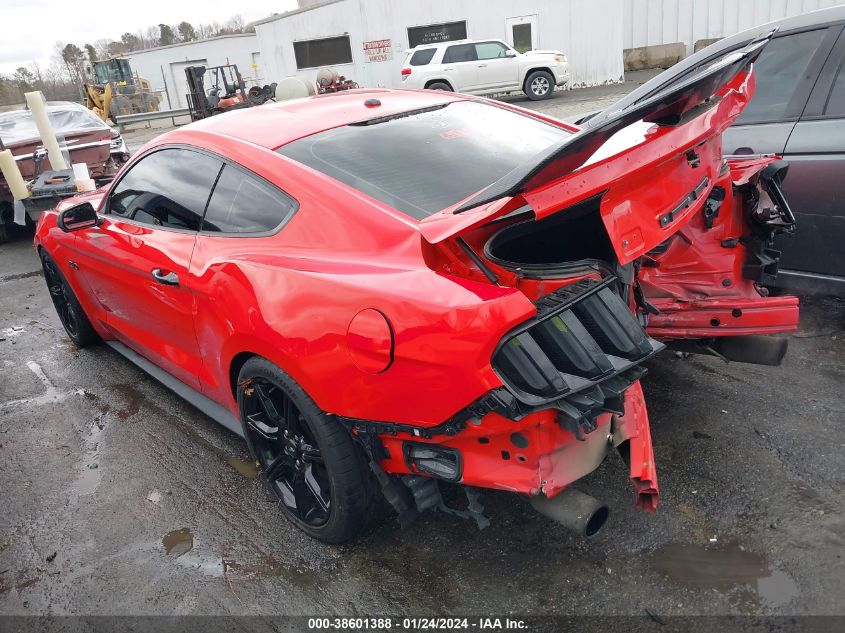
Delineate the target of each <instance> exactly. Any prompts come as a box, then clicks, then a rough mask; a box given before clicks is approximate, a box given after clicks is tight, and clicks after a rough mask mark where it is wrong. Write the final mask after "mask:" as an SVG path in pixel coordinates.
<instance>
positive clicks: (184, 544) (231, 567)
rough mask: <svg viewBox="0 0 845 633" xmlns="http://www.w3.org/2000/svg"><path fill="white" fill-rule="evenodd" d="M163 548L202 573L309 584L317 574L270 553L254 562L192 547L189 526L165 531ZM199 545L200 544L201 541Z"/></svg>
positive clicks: (314, 580)
mask: <svg viewBox="0 0 845 633" xmlns="http://www.w3.org/2000/svg"><path fill="white" fill-rule="evenodd" d="M161 544H162V545H163V546H164V550H165V552H167V554H168V555H169V556H172V557H173V558H175V559H176V563H178V565H179V566H180V567H184V568H185V569H190V570H191V571H195V572H199V573H201V574H202V575H204V576H211V577H214V578H221V577H225V578H228V579H230V580H231V579H242V580H247V579H254V578H285V579H286V580H288V581H290V582H291V584H293V585H296V586H298V587H312V586H314V585H315V584H316V583H317V582H318V576H317V575H316V574H315V573H313V572H311V571H309V570H301V569H296V568H293V567H289V566H287V565H284V564H282V563H280V562H279V561H277V560H276V559H275V558H273V557H272V556H270V555H267V556H265V557H264V558H262V559H261V560H260V561H259V562H257V563H242V562H239V561H236V560H233V559H231V558H226V557H222V556H219V555H215V554H213V553H210V552H202V551H197V550H198V549H199V550H201V549H202V547H200V546H197V549H195V548H194V545H195V544H194V535H193V533H192V532H191V530H190V528H180V529H178V530H173V531H172V532H168V533H167V534H165V535H164V538H162V539H161ZM200 545H201V544H200Z"/></svg>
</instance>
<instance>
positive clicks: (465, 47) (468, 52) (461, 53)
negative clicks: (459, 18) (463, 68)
mask: <svg viewBox="0 0 845 633" xmlns="http://www.w3.org/2000/svg"><path fill="white" fill-rule="evenodd" d="M476 59H478V58H477V57H476V56H475V44H458V45H457V46H450V47H449V48H447V49H446V52H445V53H443V63H444V64H452V63H456V62H474V61H476Z"/></svg>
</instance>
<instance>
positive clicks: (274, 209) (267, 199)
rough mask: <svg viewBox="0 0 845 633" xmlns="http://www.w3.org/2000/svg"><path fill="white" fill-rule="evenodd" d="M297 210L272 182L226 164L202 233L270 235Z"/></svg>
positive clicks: (212, 195)
mask: <svg viewBox="0 0 845 633" xmlns="http://www.w3.org/2000/svg"><path fill="white" fill-rule="evenodd" d="M295 210H296V203H295V202H294V201H293V199H292V198H290V197H289V196H287V195H286V194H284V193H282V192H281V191H280V190H278V189H276V188H275V187H274V186H273V185H271V184H270V183H268V182H265V181H263V180H262V179H260V178H257V177H255V176H251V175H249V174H247V173H246V172H244V171H241V170H240V169H238V168H236V167H233V166H232V165H226V166H225V167H224V168H223V173H221V174H220V178H218V179H217V184H216V185H214V191H213V192H212V194H211V198H210V199H209V201H208V208H207V209H206V212H205V217H204V218H203V222H202V230H203V231H206V232H209V233H269V232H271V231H274V230H275V229H276V228H278V227H279V226H280V225H281V224H282V223H284V222H285V221H286V220H287V219H288V218H289V217H290V216H291V215H292V214H293V212H294V211H295Z"/></svg>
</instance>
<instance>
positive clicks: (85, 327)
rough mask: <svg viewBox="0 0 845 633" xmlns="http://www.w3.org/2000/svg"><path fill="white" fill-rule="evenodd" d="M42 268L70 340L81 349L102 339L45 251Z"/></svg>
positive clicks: (42, 255) (42, 253) (51, 297)
mask: <svg viewBox="0 0 845 633" xmlns="http://www.w3.org/2000/svg"><path fill="white" fill-rule="evenodd" d="M41 266H42V268H43V269H44V279H45V281H46V282H47V289H48V290H49V291H50V299H52V300H53V305H54V306H55V307H56V312H57V313H58V315H59V321H61V322H62V325H63V326H64V328H65V332H67V335H68V336H69V337H70V340H72V341H73V342H74V343H76V345H78V346H79V347H85V346H87V345H91V344H93V343H96V342H98V341H99V340H100V337H99V336H98V335H97V332H96V331H95V330H94V328H93V327H92V325H91V322H90V321H89V320H88V317H87V316H85V312H84V311H83V310H82V306H81V305H80V304H79V301H78V300H77V298H76V295H74V294H73V290H71V288H70V286H69V285H68V283H67V280H66V279H65V278H64V275H62V273H61V271H60V270H59V269H58V267H57V266H56V262H54V261H53V258H52V257H50V256H49V255H48V254H47V252H46V251H43V250H42V251H41Z"/></svg>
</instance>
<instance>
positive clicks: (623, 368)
mask: <svg viewBox="0 0 845 633" xmlns="http://www.w3.org/2000/svg"><path fill="white" fill-rule="evenodd" d="M764 43H765V42H756V43H754V44H752V45H751V46H750V47H749V49H747V50H746V51H743V52H741V53H738V54H735V55H732V56H731V57H729V58H726V59H724V60H722V61H721V62H719V63H717V64H715V65H713V66H711V67H710V68H707V69H703V70H700V71H699V72H697V73H694V74H692V75H691V76H689V77H685V78H682V79H681V80H680V81H675V82H674V83H673V84H672V85H670V86H665V87H663V88H662V89H660V90H658V91H656V92H655V93H654V94H652V95H650V96H648V97H646V98H644V99H643V100H642V101H640V102H638V103H636V104H634V105H633V106H631V107H629V108H628V109H627V110H624V111H623V112H621V113H615V114H613V115H612V116H608V117H598V118H597V119H596V122H593V121H591V127H589V128H586V129H579V128H575V127H572V126H568V125H565V124H563V123H561V122H559V121H556V120H553V119H549V118H546V117H544V116H542V115H541V114H537V113H533V112H528V111H524V110H521V109H519V108H516V107H512V106H509V105H506V104H502V103H496V102H492V101H487V100H484V99H479V98H471V97H466V96H462V95H457V94H452V93H444V92H428V91H390V90H353V91H348V92H344V93H340V94H335V95H330V96H323V97H314V98H309V99H304V100H299V101H294V102H288V103H279V104H274V105H269V106H266V107H260V108H252V109H249V110H240V111H237V112H233V113H229V114H224V115H221V116H217V117H214V118H211V119H208V120H205V121H201V122H199V123H196V124H193V125H190V126H187V127H185V128H182V129H179V130H175V131H172V132H169V133H167V134H164V135H163V136H161V137H159V138H157V139H156V140H155V141H153V142H152V143H150V144H149V145H147V146H146V147H145V148H144V149H143V150H142V151H140V152H139V153H138V154H137V155H136V156H135V157H134V158H133V160H132V161H131V162H130V163H129V164H128V165H127V166H126V167H124V168H123V170H122V171H121V173H120V174H119V175H118V177H117V178H116V179H115V181H114V182H113V183H112V184H111V185H110V186H109V187H108V188H107V189H103V190H100V191H98V192H96V193H94V194H92V195H88V196H84V197H79V198H76V199H74V200H73V201H70V202H66V203H65V204H63V205H62V206H61V207H60V208H59V209H57V210H56V211H54V212H50V213H45V214H44V215H42V217H41V220H40V222H39V225H38V231H37V235H36V238H35V243H36V246H37V249H38V251H39V253H40V255H41V259H42V261H43V264H44V271H45V276H46V279H47V284H48V286H49V289H50V293H51V295H52V298H53V300H54V302H55V305H56V308H57V309H58V312H59V315H60V317H61V320H62V322H63V324H64V326H65V328H66V329H67V332H68V334H69V336H70V337H71V338H72V339H73V340H74V341H75V342H76V343H77V344H78V345H80V346H84V345H87V344H91V343H94V342H96V341H99V340H104V341H105V342H107V343H108V344H109V345H111V346H112V347H114V348H115V349H117V350H118V351H120V352H121V353H122V354H124V355H125V356H127V357H128V358H129V359H130V360H132V361H133V362H135V363H136V364H138V365H139V366H141V367H142V368H144V369H145V370H147V371H148V372H149V373H151V374H152V375H153V376H154V377H156V378H158V379H159V380H160V381H162V382H163V383H164V384H165V385H167V386H169V387H170V388H172V389H174V390H175V391H177V392H178V393H179V394H180V395H182V396H184V397H185V398H186V399H188V400H189V401H190V402H192V403H193V404H195V405H196V406H197V407H198V408H200V409H201V410H202V411H204V412H206V413H207V414H209V415H210V416H212V417H213V418H215V419H216V420H218V421H219V422H221V423H222V424H224V425H226V426H227V427H228V428H230V429H231V430H232V431H234V432H236V433H239V434H242V435H243V436H245V438H246V440H247V442H248V444H249V447H250V449H251V451H252V452H253V454H254V455H255V458H256V459H257V460H258V461H259V463H260V465H261V467H262V473H263V478H264V480H265V481H266V483H267V484H268V486H269V487H270V488H271V489H272V490H273V492H274V493H275V494H276V495H278V498H279V501H280V504H279V505H280V507H281V509H282V511H283V513H284V514H285V515H286V516H287V517H288V518H290V519H291V520H293V521H294V522H295V523H296V524H297V525H298V526H299V527H301V528H302V529H303V530H304V531H305V532H307V533H308V534H310V535H312V536H314V537H316V538H319V539H322V540H325V541H331V542H339V541H344V540H348V539H350V538H352V537H354V536H355V534H356V533H357V532H358V531H359V530H360V528H361V526H362V525H363V524H364V523H365V519H366V518H367V516H368V514H370V512H371V508H372V507H373V504H374V502H375V501H376V500H377V499H378V497H379V495H384V497H386V498H387V500H388V501H389V502H390V503H391V504H392V505H393V506H394V508H395V509H396V510H397V512H398V513H399V516H400V520H401V521H407V520H409V519H411V518H413V516H415V513H417V512H419V511H421V510H424V509H426V508H430V507H437V508H440V509H447V510H451V511H454V512H456V513H458V514H463V515H466V516H468V517H470V518H473V519H475V520H477V521H478V522H479V524H482V525H483V524H484V523H485V522H486V517H484V515H483V508H482V507H481V504H480V503H479V499H478V497H477V495H476V492H475V488H477V487H480V488H494V489H499V490H508V491H513V492H515V493H519V494H522V495H526V496H528V497H529V498H530V499H531V500H532V503H533V504H534V505H535V507H537V508H538V509H539V510H540V511H542V512H544V513H546V514H548V515H549V516H552V517H554V518H555V519H557V520H558V521H560V522H561V523H563V524H564V525H567V526H569V527H572V528H573V529H576V530H578V531H579V532H581V533H584V534H588V535H589V534H592V533H595V532H596V531H597V530H598V529H599V528H600V527H601V525H602V523H603V522H604V520H605V517H606V516H607V508H606V507H605V506H604V505H603V504H602V503H601V502H600V501H597V500H595V499H593V498H591V497H588V496H586V495H583V494H581V493H578V492H576V491H575V490H574V489H573V488H571V487H569V486H570V484H572V483H573V482H574V481H576V480H577V479H579V478H581V477H583V476H584V475H586V474H587V473H589V472H591V471H592V470H594V469H595V468H596V467H597V466H598V465H599V464H600V463H601V462H602V460H603V459H604V458H605V456H606V455H607V454H608V453H610V452H611V451H612V450H613V449H617V450H618V452H619V453H620V454H621V455H622V457H623V459H624V460H625V461H626V462H627V464H628V468H629V469H630V477H631V480H632V482H633V485H634V489H635V502H636V504H637V505H638V506H639V507H641V508H642V509H644V510H654V509H655V508H656V506H657V496H658V488H657V476H656V470H655V464H654V458H653V455H652V448H651V438H650V435H649V422H648V417H647V414H646V407H645V403H644V401H643V393H642V390H641V388H640V382H639V379H640V378H641V377H642V376H643V374H644V373H645V370H644V368H643V367H642V366H641V363H642V362H643V361H644V360H645V359H647V358H649V357H650V356H652V355H653V354H655V353H656V352H658V351H659V350H660V349H661V348H663V347H664V343H667V342H668V343H671V344H674V345H683V346H684V348H685V349H689V350H692V351H701V352H708V353H714V354H718V355H721V356H723V357H725V358H728V359H734V360H744V361H751V362H763V363H777V362H779V361H780V358H781V357H782V356H783V353H784V351H785V345H784V343H783V342H781V341H779V340H773V339H768V338H765V337H761V336H759V335H760V334H769V333H773V332H784V331H789V330H793V329H795V327H796V326H797V320H798V302H797V299H796V298H794V297H770V296H768V293H767V292H766V290H765V287H764V286H765V284H766V283H767V282H770V281H771V279H772V278H773V275H774V274H775V273H776V271H777V257H778V253H777V252H776V251H773V250H772V249H771V238H772V235H773V234H774V233H776V232H779V231H788V230H791V228H792V225H793V220H792V218H791V214H790V212H789V208H788V205H787V204H786V201H785V200H784V199H783V196H782V194H781V193H780V187H779V183H780V179H781V178H782V177H783V175H784V171H785V165H784V164H783V163H782V162H781V161H776V160H775V159H774V158H758V159H753V160H746V161H744V162H732V163H730V164H729V163H727V162H725V161H723V159H722V156H721V143H720V140H721V132H722V131H723V130H724V129H725V128H726V127H727V126H729V125H730V124H731V122H732V121H733V120H734V119H735V118H736V116H737V115H738V114H739V113H740V111H741V110H742V108H743V107H744V105H745V104H746V103H747V101H748V99H749V98H750V96H751V94H752V92H753V78H752V74H751V72H750V70H751V69H750V63H751V61H752V60H753V59H754V58H755V56H756V55H757V54H758V53H759V50H760V47H761V46H763V45H764ZM438 481H448V482H459V483H461V484H463V486H464V490H466V491H467V497H468V503H467V504H466V509H464V510H453V509H451V508H447V506H446V505H445V504H444V503H443V499H442V497H441V496H440V489H439V487H438Z"/></svg>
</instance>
